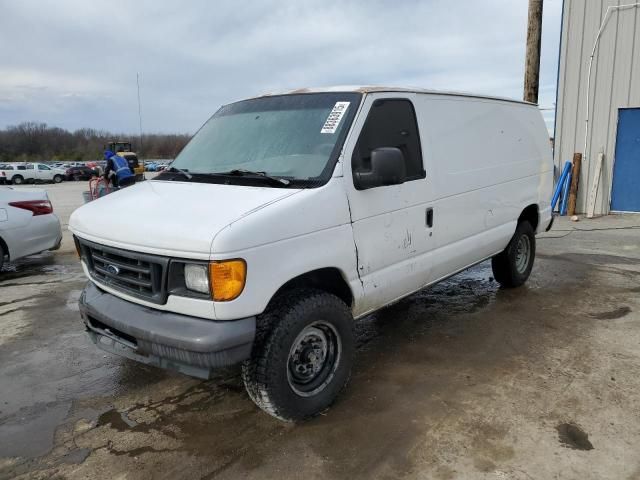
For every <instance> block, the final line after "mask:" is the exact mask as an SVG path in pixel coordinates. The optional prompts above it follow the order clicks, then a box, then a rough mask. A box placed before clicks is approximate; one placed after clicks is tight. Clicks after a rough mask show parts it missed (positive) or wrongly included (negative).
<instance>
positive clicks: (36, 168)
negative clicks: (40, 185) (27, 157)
mask: <svg viewBox="0 0 640 480" xmlns="http://www.w3.org/2000/svg"><path fill="white" fill-rule="evenodd" d="M0 171H2V172H4V174H5V178H6V181H7V182H9V183H13V184H14V185H21V184H23V183H35V182H54V183H60V182H61V181H63V180H64V177H65V170H63V169H60V168H52V167H50V166H49V165H46V164H44V163H33V162H27V163H5V164H2V165H0Z"/></svg>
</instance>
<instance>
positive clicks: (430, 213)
mask: <svg viewBox="0 0 640 480" xmlns="http://www.w3.org/2000/svg"><path fill="white" fill-rule="evenodd" d="M426 221H427V227H428V228H432V227H433V208H431V207H429V208H427V215H426Z"/></svg>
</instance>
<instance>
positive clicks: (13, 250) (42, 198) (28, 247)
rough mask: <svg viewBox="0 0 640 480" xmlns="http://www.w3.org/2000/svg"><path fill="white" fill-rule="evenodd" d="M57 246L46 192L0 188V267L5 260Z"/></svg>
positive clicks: (59, 234) (57, 227) (54, 221)
mask: <svg viewBox="0 0 640 480" xmlns="http://www.w3.org/2000/svg"><path fill="white" fill-rule="evenodd" d="M61 242H62V229H61V228H60V221H59V220H58V217H57V216H56V214H55V213H53V206H52V205H51V202H50V201H49V197H48V196H47V192H46V191H44V190H42V189H35V188H30V189H26V188H21V189H14V188H12V187H0V267H2V264H3V263H4V261H5V259H7V258H8V259H9V260H12V261H13V260H18V259H19V258H22V257H26V256H28V255H33V254H35V253H40V252H43V251H45V250H56V249H58V248H59V247H60V243H61Z"/></svg>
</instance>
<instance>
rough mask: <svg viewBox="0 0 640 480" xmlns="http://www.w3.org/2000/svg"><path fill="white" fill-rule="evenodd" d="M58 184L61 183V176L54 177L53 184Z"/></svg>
mask: <svg viewBox="0 0 640 480" xmlns="http://www.w3.org/2000/svg"><path fill="white" fill-rule="evenodd" d="M60 182H62V175H54V176H53V183H60Z"/></svg>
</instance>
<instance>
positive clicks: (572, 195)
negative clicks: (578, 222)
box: [567, 153, 582, 216]
mask: <svg viewBox="0 0 640 480" xmlns="http://www.w3.org/2000/svg"><path fill="white" fill-rule="evenodd" d="M581 164H582V154H581V153H574V154H573V168H572V169H571V186H570V187H569V203H568V204H567V215H569V216H572V215H575V214H576V202H577V200H578V185H579V184H580V165H581Z"/></svg>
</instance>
